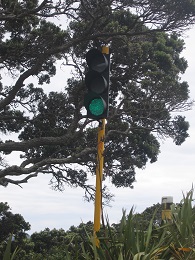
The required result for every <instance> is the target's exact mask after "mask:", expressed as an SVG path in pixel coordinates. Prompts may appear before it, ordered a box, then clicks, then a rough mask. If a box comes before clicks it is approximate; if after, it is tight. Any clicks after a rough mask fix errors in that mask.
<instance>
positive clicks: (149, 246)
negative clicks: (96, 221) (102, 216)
mask: <svg viewBox="0 0 195 260" xmlns="http://www.w3.org/2000/svg"><path fill="white" fill-rule="evenodd" d="M192 202H193V190H191V191H189V192H188V193H187V195H186V196H185V195H183V200H182V201H181V203H180V204H178V205H173V206H172V208H171V212H172V220H171V221H169V220H167V221H166V220H165V221H163V222H162V224H161V225H158V226H155V225H154V223H153V219H154V216H155V214H156V212H154V215H153V218H152V219H151V220H150V222H149V224H148V227H147V229H144V228H142V225H141V223H140V222H139V221H140V218H139V217H138V215H137V214H134V209H133V208H132V209H131V210H130V212H129V214H128V215H127V214H126V212H125V211H123V215H122V218H121V221H120V223H119V225H115V226H114V227H113V226H111V225H110V224H109V221H108V220H107V225H106V228H105V230H104V231H105V232H104V235H102V233H100V234H97V236H98V239H99V240H100V246H99V248H97V247H96V246H95V243H94V239H93V237H92V236H91V237H90V238H89V244H90V246H91V250H92V251H91V252H93V253H92V254H91V252H89V251H87V249H86V248H84V247H82V250H83V254H82V257H83V258H82V259H88V260H92V259H97V260H99V259H100V260H104V259H105V260H155V259H161V260H162V259H165V260H174V259H176V260H177V259H178V260H180V259H185V260H187V259H189V260H194V259H195V248H194V247H195V210H194V208H193V206H192ZM79 259H80V258H79Z"/></svg>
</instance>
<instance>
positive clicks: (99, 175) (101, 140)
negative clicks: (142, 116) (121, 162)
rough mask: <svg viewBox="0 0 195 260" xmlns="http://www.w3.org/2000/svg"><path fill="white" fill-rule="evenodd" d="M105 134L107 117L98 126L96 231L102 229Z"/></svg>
mask: <svg viewBox="0 0 195 260" xmlns="http://www.w3.org/2000/svg"><path fill="white" fill-rule="evenodd" d="M104 136H105V119H102V120H101V121H100V125H99V128H98V155H97V166H96V192H95V212H94V232H97V231H98V230H100V218H101V209H102V177H103V164H104V154H103V153H104Z"/></svg>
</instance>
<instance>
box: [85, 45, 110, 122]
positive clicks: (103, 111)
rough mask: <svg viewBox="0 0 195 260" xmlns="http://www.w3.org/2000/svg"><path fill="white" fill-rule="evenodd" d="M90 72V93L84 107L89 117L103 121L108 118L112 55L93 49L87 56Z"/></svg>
mask: <svg viewBox="0 0 195 260" xmlns="http://www.w3.org/2000/svg"><path fill="white" fill-rule="evenodd" d="M86 61H87V65H88V72H87V73H86V76H85V84H86V87H87V90H88V93H87V94H86V95H85V100H84V105H85V108H86V110H87V117H88V118H92V119H96V120H99V119H103V118H107V117H108V109H109V81H110V79H109V77H110V75H109V74H110V54H109V53H102V52H101V51H99V50H98V49H91V50H89V51H88V52H87V54H86Z"/></svg>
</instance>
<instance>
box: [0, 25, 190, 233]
mask: <svg viewBox="0 0 195 260" xmlns="http://www.w3.org/2000/svg"><path fill="white" fill-rule="evenodd" d="M183 37H184V40H185V43H186V49H185V51H184V52H183V56H184V57H185V58H186V59H187V61H188V69H187V71H186V73H185V75H182V79H183V80H186V81H187V82H188V84H189V86H190V97H191V99H193V100H195V77H194V76H195V47H194V46H195V28H193V29H191V30H190V31H187V32H186V33H185V35H183ZM64 81H65V79H64V77H61V78H59V80H58V84H59V86H60V85H61V86H62V89H63V86H64ZM182 115H185V116H186V119H187V120H188V121H189V123H190V130H189V135H190V137H189V138H187V140H186V141H185V142H184V143H183V144H182V145H181V146H176V145H175V144H174V143H173V142H172V140H170V139H168V140H164V141H162V142H161V153H160V155H159V158H158V161H157V162H156V163H153V164H148V165H147V166H146V168H145V169H144V170H138V171H137V174H136V182H135V183H134V188H133V189H130V188H118V189H117V188H115V187H114V186H113V185H112V184H111V183H108V186H109V189H110V192H111V193H113V194H114V195H115V197H114V201H112V202H111V203H110V207H105V208H104V214H105V215H107V216H108V218H109V221H110V223H117V222H119V221H120V219H121V217H122V209H126V212H127V213H128V211H129V210H130V209H131V207H132V206H134V208H135V212H142V211H143V210H144V209H146V208H147V207H150V206H152V205H153V204H156V203H161V198H162V197H164V196H172V197H173V201H174V202H175V203H177V202H180V201H181V199H182V197H183V194H186V193H187V192H188V191H189V190H190V189H191V188H192V185H193V183H195V107H193V109H192V110H190V111H186V112H184V113H183V114H182ZM10 160H11V162H12V164H14V163H17V162H16V161H17V156H16V155H15V154H13V155H12V156H11V157H10ZM49 180H50V177H49V176H47V175H40V176H39V177H38V178H34V179H31V180H30V181H29V183H27V184H24V185H23V188H20V187H17V186H13V185H9V186H8V187H6V188H4V187H0V201H1V202H8V204H9V206H10V207H11V209H12V212H13V213H19V214H21V215H22V216H23V217H24V219H25V220H26V221H28V222H29V223H30V224H31V230H30V232H28V233H29V234H31V233H33V232H39V231H41V230H44V229H45V228H47V227H48V228H50V229H53V228H57V229H59V228H63V229H65V230H68V229H69V228H70V226H72V225H74V226H77V225H79V224H80V223H81V222H84V223H86V222H87V221H93V219H94V205H93V203H92V202H90V203H88V202H86V201H85V200H84V198H83V196H84V191H83V190H82V189H80V188H74V189H72V188H69V187H66V188H65V190H64V192H60V191H54V190H52V189H51V187H50V186H49V185H48V183H49ZM92 181H94V183H95V179H94V180H92ZM194 185H195V184H194Z"/></svg>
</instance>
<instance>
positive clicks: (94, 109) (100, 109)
mask: <svg viewBox="0 0 195 260" xmlns="http://www.w3.org/2000/svg"><path fill="white" fill-rule="evenodd" d="M89 110H90V112H91V114H92V115H94V116H100V115H102V114H103V113H104V110H105V103H104V101H103V100H102V98H95V99H93V100H92V101H91V103H90V104H89Z"/></svg>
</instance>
